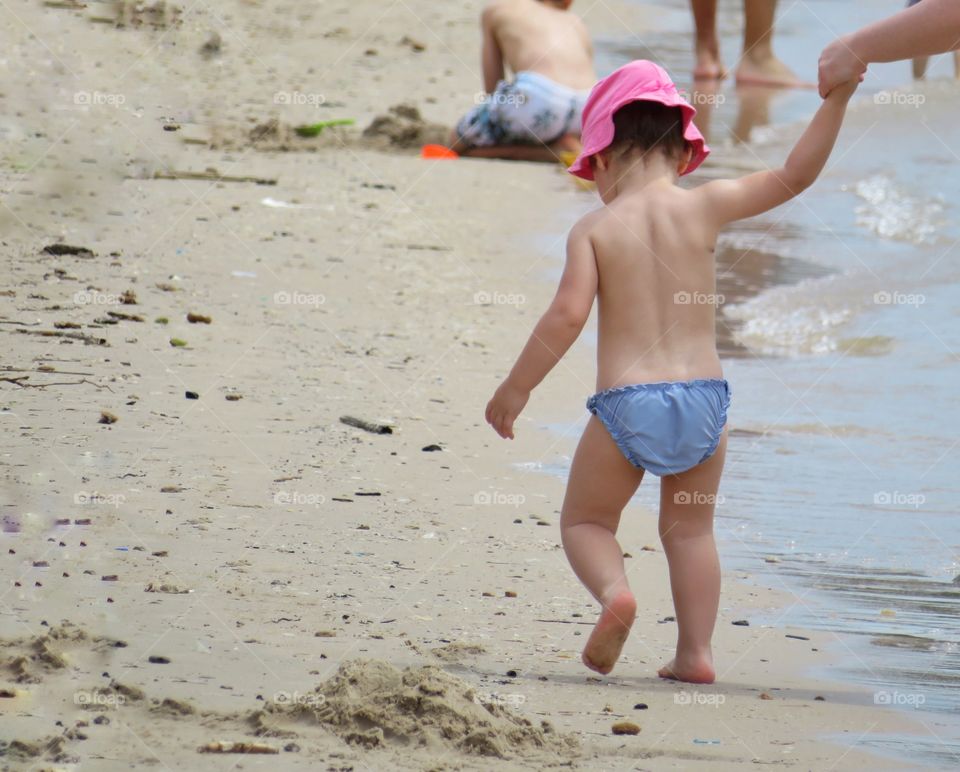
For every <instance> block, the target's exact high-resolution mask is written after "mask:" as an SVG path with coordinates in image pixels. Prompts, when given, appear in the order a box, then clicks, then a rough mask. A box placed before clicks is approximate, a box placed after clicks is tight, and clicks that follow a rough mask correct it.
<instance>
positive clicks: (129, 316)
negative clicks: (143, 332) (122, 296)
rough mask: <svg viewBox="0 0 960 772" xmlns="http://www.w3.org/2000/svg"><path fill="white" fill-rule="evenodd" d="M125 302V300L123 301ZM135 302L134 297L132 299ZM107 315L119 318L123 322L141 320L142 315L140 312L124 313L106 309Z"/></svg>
mask: <svg viewBox="0 0 960 772" xmlns="http://www.w3.org/2000/svg"><path fill="white" fill-rule="evenodd" d="M123 302H124V303H126V302H127V301H126V300H125V301H123ZM133 302H134V303H136V299H134V301H133ZM107 316H110V317H112V318H114V319H120V320H122V321H124V322H142V321H143V317H142V316H140V314H125V313H123V312H122V311H107Z"/></svg>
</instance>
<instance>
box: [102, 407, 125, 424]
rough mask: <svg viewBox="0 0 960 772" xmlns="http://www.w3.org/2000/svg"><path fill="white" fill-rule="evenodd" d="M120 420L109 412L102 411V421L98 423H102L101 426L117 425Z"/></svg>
mask: <svg viewBox="0 0 960 772" xmlns="http://www.w3.org/2000/svg"><path fill="white" fill-rule="evenodd" d="M119 420H120V419H119V418H117V417H116V416H115V415H114V414H113V413H111V412H110V411H109V410H101V411H100V420H99V421H97V423H101V424H115V423H116V422H117V421H119Z"/></svg>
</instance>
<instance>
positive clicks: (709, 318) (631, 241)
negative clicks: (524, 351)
mask: <svg viewBox="0 0 960 772" xmlns="http://www.w3.org/2000/svg"><path fill="white" fill-rule="evenodd" d="M650 188H653V189H650ZM699 205H700V202H699V201H698V200H697V195H696V193H692V192H690V191H687V190H684V189H682V188H679V187H675V186H672V185H660V184H655V185H651V186H649V188H648V189H645V190H644V191H643V192H642V193H639V194H632V195H622V196H619V197H617V199H616V200H615V201H613V202H612V203H611V204H610V205H609V206H607V207H605V208H603V209H601V210H598V211H596V212H593V213H591V214H590V215H588V217H589V218H590V223H589V225H590V230H589V233H590V240H591V242H592V244H593V247H594V253H595V255H596V260H597V269H598V292H597V299H598V310H599V330H598V352H597V359H598V367H597V388H598V389H607V388H611V387H613V386H624V385H628V384H633V383H652V382H657V381H685V380H691V379H694V378H718V377H721V375H722V373H721V367H720V359H719V357H718V355H717V350H716V320H715V317H716V271H715V269H714V243H715V240H716V231H715V230H714V229H712V228H711V227H710V226H708V225H706V224H704V222H703V218H702V217H699V218H698V217H697V216H696V212H697V210H698V209H699Z"/></svg>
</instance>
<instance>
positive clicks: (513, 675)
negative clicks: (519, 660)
mask: <svg viewBox="0 0 960 772" xmlns="http://www.w3.org/2000/svg"><path fill="white" fill-rule="evenodd" d="M516 677H517V671H516V670H508V671H507V678H516Z"/></svg>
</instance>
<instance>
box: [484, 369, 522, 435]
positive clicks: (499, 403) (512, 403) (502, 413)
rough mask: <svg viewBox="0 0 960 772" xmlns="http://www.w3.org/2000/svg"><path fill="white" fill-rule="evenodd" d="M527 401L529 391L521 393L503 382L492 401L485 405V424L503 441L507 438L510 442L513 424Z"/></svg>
mask: <svg viewBox="0 0 960 772" xmlns="http://www.w3.org/2000/svg"><path fill="white" fill-rule="evenodd" d="M528 399H530V392H529V391H521V390H520V389H516V388H514V387H513V386H511V385H510V384H509V383H508V382H507V381H504V382H503V383H502V384H500V388H498V389H497V390H496V392H495V393H494V395H493V399H491V400H490V401H489V402H488V403H487V410H486V413H485V414H484V415H485V417H486V419H487V423H488V424H490V425H491V426H492V427H493V430H494V431H495V432H496V433H497V434H499V435H500V436H501V437H503V438H505V439H506V438H508V437H509V438H510V439H511V440H512V439H513V422H514V421H515V420H516V419H517V416H518V415H520V411H521V410H523V408H524V406H525V405H526V404H527V400H528Z"/></svg>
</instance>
